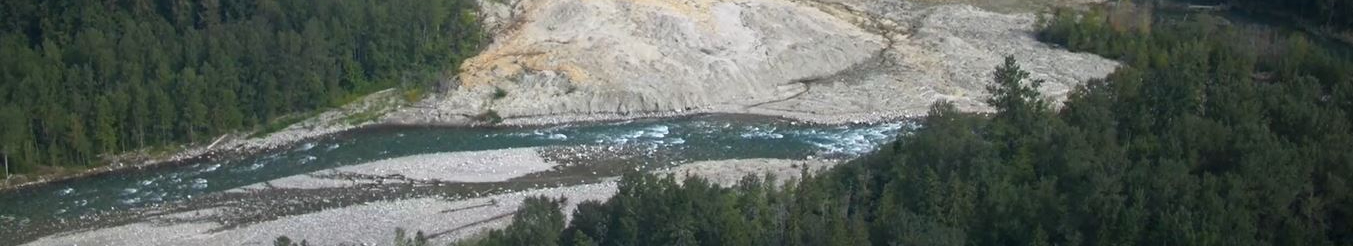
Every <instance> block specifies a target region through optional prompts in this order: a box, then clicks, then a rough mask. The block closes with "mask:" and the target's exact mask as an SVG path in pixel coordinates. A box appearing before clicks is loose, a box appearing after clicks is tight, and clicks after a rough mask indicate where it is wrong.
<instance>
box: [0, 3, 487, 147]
mask: <svg viewBox="0 0 1353 246" xmlns="http://www.w3.org/2000/svg"><path fill="white" fill-rule="evenodd" d="M472 4H473V3H472V2H471V1H468V0H444V1H424V0H335V1H279V0H240V1H222V0H198V1H177V0H110V1H95V0H51V1H46V0H44V1H3V2H0V57H3V58H0V154H3V155H4V156H5V157H7V158H8V161H9V163H10V165H11V166H12V167H11V169H12V170H10V171H17V172H27V171H33V170H35V169H37V168H38V167H41V166H87V165H96V164H99V163H100V161H99V158H100V155H102V154H108V153H118V152H121V151H128V150H137V149H143V148H147V147H156V146H166V145H170V144H179V143H191V142H203V141H211V139H212V138H215V137H216V136H218V135H220V134H223V133H229V132H233V131H237V130H248V129H254V128H258V127H260V126H261V125H265V124H267V123H269V122H271V121H274V120H276V119H278V118H279V117H284V116H288V115H293V114H300V113H304V112H308V111H312V110H316V109H321V108H325V107H332V106H336V105H341V104H343V103H345V102H348V101H351V100H353V99H355V98H357V97H360V96H362V95H365V94H367V93H371V92H374V91H377V90H381V89H386V88H392V87H400V88H406V89H409V90H414V91H416V90H419V89H421V88H422V86H425V85H427V84H431V83H432V82H433V81H436V80H438V79H440V78H442V77H445V76H444V73H446V72H448V71H452V72H453V70H454V68H455V67H457V66H458V64H457V63H458V62H459V61H460V60H461V59H462V58H465V57H468V56H470V55H473V53H474V52H476V49H477V46H478V43H479V42H480V39H482V36H483V35H482V34H481V33H480V32H479V30H477V25H478V23H477V21H476V19H475V16H474V15H473V9H472V7H473V6H472Z"/></svg>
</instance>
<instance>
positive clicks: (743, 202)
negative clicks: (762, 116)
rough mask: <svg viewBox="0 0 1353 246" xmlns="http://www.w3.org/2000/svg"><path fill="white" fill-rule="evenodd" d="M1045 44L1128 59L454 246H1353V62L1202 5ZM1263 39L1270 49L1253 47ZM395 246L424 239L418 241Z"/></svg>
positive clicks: (1069, 20)
mask: <svg viewBox="0 0 1353 246" xmlns="http://www.w3.org/2000/svg"><path fill="white" fill-rule="evenodd" d="M1111 21H1112V18H1110V17H1108V16H1107V15H1096V14H1081V13H1076V12H1070V11H1062V12H1059V13H1057V14H1056V15H1055V16H1054V17H1053V18H1050V19H1049V20H1047V21H1046V22H1045V24H1044V28H1043V29H1042V31H1041V32H1040V34H1039V37H1040V38H1041V39H1044V40H1046V41H1049V42H1052V43H1056V44H1060V45H1063V46H1065V47H1067V48H1069V49H1072V50H1077V51H1088V52H1094V53H1097V54H1101V55H1105V56H1108V57H1114V58H1118V59H1120V60H1121V61H1123V62H1124V65H1123V66H1122V67H1120V68H1119V69H1118V70H1117V71H1116V72H1114V73H1113V74H1111V75H1109V76H1108V77H1107V78H1105V79H1098V80H1092V81H1088V82H1086V83H1084V84H1083V85H1080V86H1078V87H1076V88H1075V89H1074V92H1073V93H1071V95H1070V97H1069V98H1068V99H1067V100H1066V102H1065V103H1064V104H1063V105H1062V106H1061V107H1054V106H1051V105H1050V103H1049V102H1048V101H1047V100H1046V99H1044V98H1043V97H1042V95H1040V94H1039V93H1038V90H1037V89H1036V88H1037V86H1038V85H1039V84H1040V82H1038V81H1030V80H1029V79H1028V75H1029V74H1028V73H1027V72H1025V71H1023V70H1022V69H1020V68H1019V67H1018V64H1017V62H1015V60H1014V58H1007V59H1006V61H1005V63H1004V64H1002V65H1001V66H999V67H997V68H996V70H995V72H994V73H993V74H992V83H991V85H990V86H988V88H987V90H988V92H990V98H989V99H988V100H987V103H988V104H990V105H991V106H993V107H994V108H995V112H994V113H965V112H960V111H958V110H956V109H955V108H954V106H952V105H951V104H948V103H937V104H935V105H934V106H932V108H931V110H930V112H929V114H928V115H927V116H926V117H925V118H924V119H923V120H922V127H921V128H920V129H918V130H917V131H915V132H913V133H909V134H906V135H903V136H901V137H900V138H899V139H898V140H897V141H896V142H894V143H891V144H889V145H887V146H884V147H882V148H881V149H880V150H879V151H878V152H876V153H873V154H871V155H868V156H865V157H862V158H859V159H857V160H853V161H851V162H849V163H845V164H842V165H840V166H838V167H836V168H834V169H832V170H830V171H827V172H825V173H822V174H820V175H815V176H814V175H808V176H806V177H805V178H804V179H802V180H801V181H798V182H790V183H789V184H786V185H785V186H784V187H776V186H774V185H771V184H772V183H774V182H770V181H768V179H767V178H760V177H754V176H753V177H747V178H745V179H743V181H742V182H741V183H740V184H738V185H736V186H733V187H728V188H725V187H721V186H718V185H714V184H711V183H709V182H707V181H705V180H702V179H699V178H690V179H687V180H685V181H684V182H682V183H684V184H679V183H678V182H676V180H674V179H673V178H672V177H670V176H668V177H660V176H654V175H651V174H630V175H626V176H624V177H622V178H621V180H620V181H619V192H618V194H616V195H615V196H614V197H612V198H611V199H610V200H608V201H605V202H583V203H581V204H579V205H578V206H577V209H575V210H573V211H571V213H572V220H571V221H568V222H567V223H566V222H564V220H563V219H562V218H563V214H562V212H559V208H560V207H561V202H560V201H558V200H552V199H548V198H534V199H528V200H527V201H526V206H524V207H523V208H522V209H521V210H520V211H518V213H517V215H516V217H515V218H514V219H513V224H512V225H510V226H508V227H507V228H505V229H502V230H496V231H493V232H489V233H486V234H484V235H482V236H480V237H477V238H473V239H470V240H465V241H463V242H459V243H456V244H454V245H1353V224H1350V222H1353V191H1350V188H1353V185H1350V183H1349V182H1350V181H1351V180H1353V152H1350V151H1349V149H1348V148H1349V146H1353V131H1350V122H1353V76H1351V75H1350V73H1353V63H1350V59H1349V58H1348V57H1342V56H1338V55H1332V53H1331V52H1328V51H1326V50H1325V49H1324V48H1322V47H1321V46H1317V45H1313V44H1312V43H1311V42H1310V41H1308V40H1306V38H1304V37H1303V36H1302V35H1300V34H1293V35H1291V36H1286V37H1281V38H1279V39H1278V40H1277V41H1275V42H1246V40H1252V38H1253V36H1251V34H1252V33H1250V32H1245V31H1243V30H1236V29H1234V28H1232V27H1230V26H1227V25H1224V24H1220V23H1218V22H1215V21H1212V20H1210V19H1208V18H1206V17H1203V18H1194V19H1190V20H1187V21H1182V22H1170V23H1156V25H1155V26H1154V27H1153V28H1114V27H1113V23H1111ZM1256 45H1272V46H1277V47H1271V48H1269V49H1263V50H1269V51H1272V52H1271V53H1270V54H1258V53H1256V52H1255V50H1260V49H1255V46H1256ZM418 238H419V239H417V240H411V239H401V240H406V241H404V242H414V243H415V244H409V245H419V244H417V243H419V242H422V243H425V242H426V240H425V239H421V237H418Z"/></svg>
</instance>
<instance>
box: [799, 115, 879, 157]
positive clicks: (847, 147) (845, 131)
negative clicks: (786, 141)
mask: <svg viewBox="0 0 1353 246" xmlns="http://www.w3.org/2000/svg"><path fill="white" fill-rule="evenodd" d="M902 128H903V124H902V123H889V124H879V125H874V126H869V127H864V128H854V129H852V128H849V127H847V126H839V127H835V128H834V129H830V130H816V129H810V130H800V131H793V132H791V133H790V134H792V135H795V136H797V137H800V138H803V139H804V142H805V143H808V144H810V145H813V146H816V147H818V148H819V149H820V150H819V152H821V153H822V154H828V155H830V154H844V155H851V156H857V155H863V154H866V153H868V152H870V151H873V150H874V149H875V148H877V147H878V145H880V144H884V143H886V142H887V141H889V140H891V139H892V138H893V137H894V136H896V135H897V134H898V132H899V131H900V130H901V129H902Z"/></svg>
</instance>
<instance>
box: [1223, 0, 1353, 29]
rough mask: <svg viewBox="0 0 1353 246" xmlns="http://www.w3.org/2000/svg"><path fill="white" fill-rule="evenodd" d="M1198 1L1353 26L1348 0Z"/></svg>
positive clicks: (1352, 7)
mask: <svg viewBox="0 0 1353 246" xmlns="http://www.w3.org/2000/svg"><path fill="white" fill-rule="evenodd" d="M1198 2H1220V3H1226V4H1229V5H1231V6H1234V7H1236V8H1239V9H1240V10H1242V11H1245V12H1249V13H1258V14H1268V15H1276V16H1279V17H1283V18H1288V19H1293V20H1296V21H1302V22H1306V23H1309V24H1313V25H1318V26H1323V27H1332V28H1339V29H1349V28H1353V1H1350V0H1286V1H1275V0H1219V1H1218V0H1202V1H1198Z"/></svg>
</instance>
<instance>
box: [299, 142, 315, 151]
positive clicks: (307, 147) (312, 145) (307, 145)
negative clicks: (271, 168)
mask: <svg viewBox="0 0 1353 246" xmlns="http://www.w3.org/2000/svg"><path fill="white" fill-rule="evenodd" d="M313 148H315V143H305V144H302V145H301V146H300V147H297V148H296V151H306V150H310V149H313Z"/></svg>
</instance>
